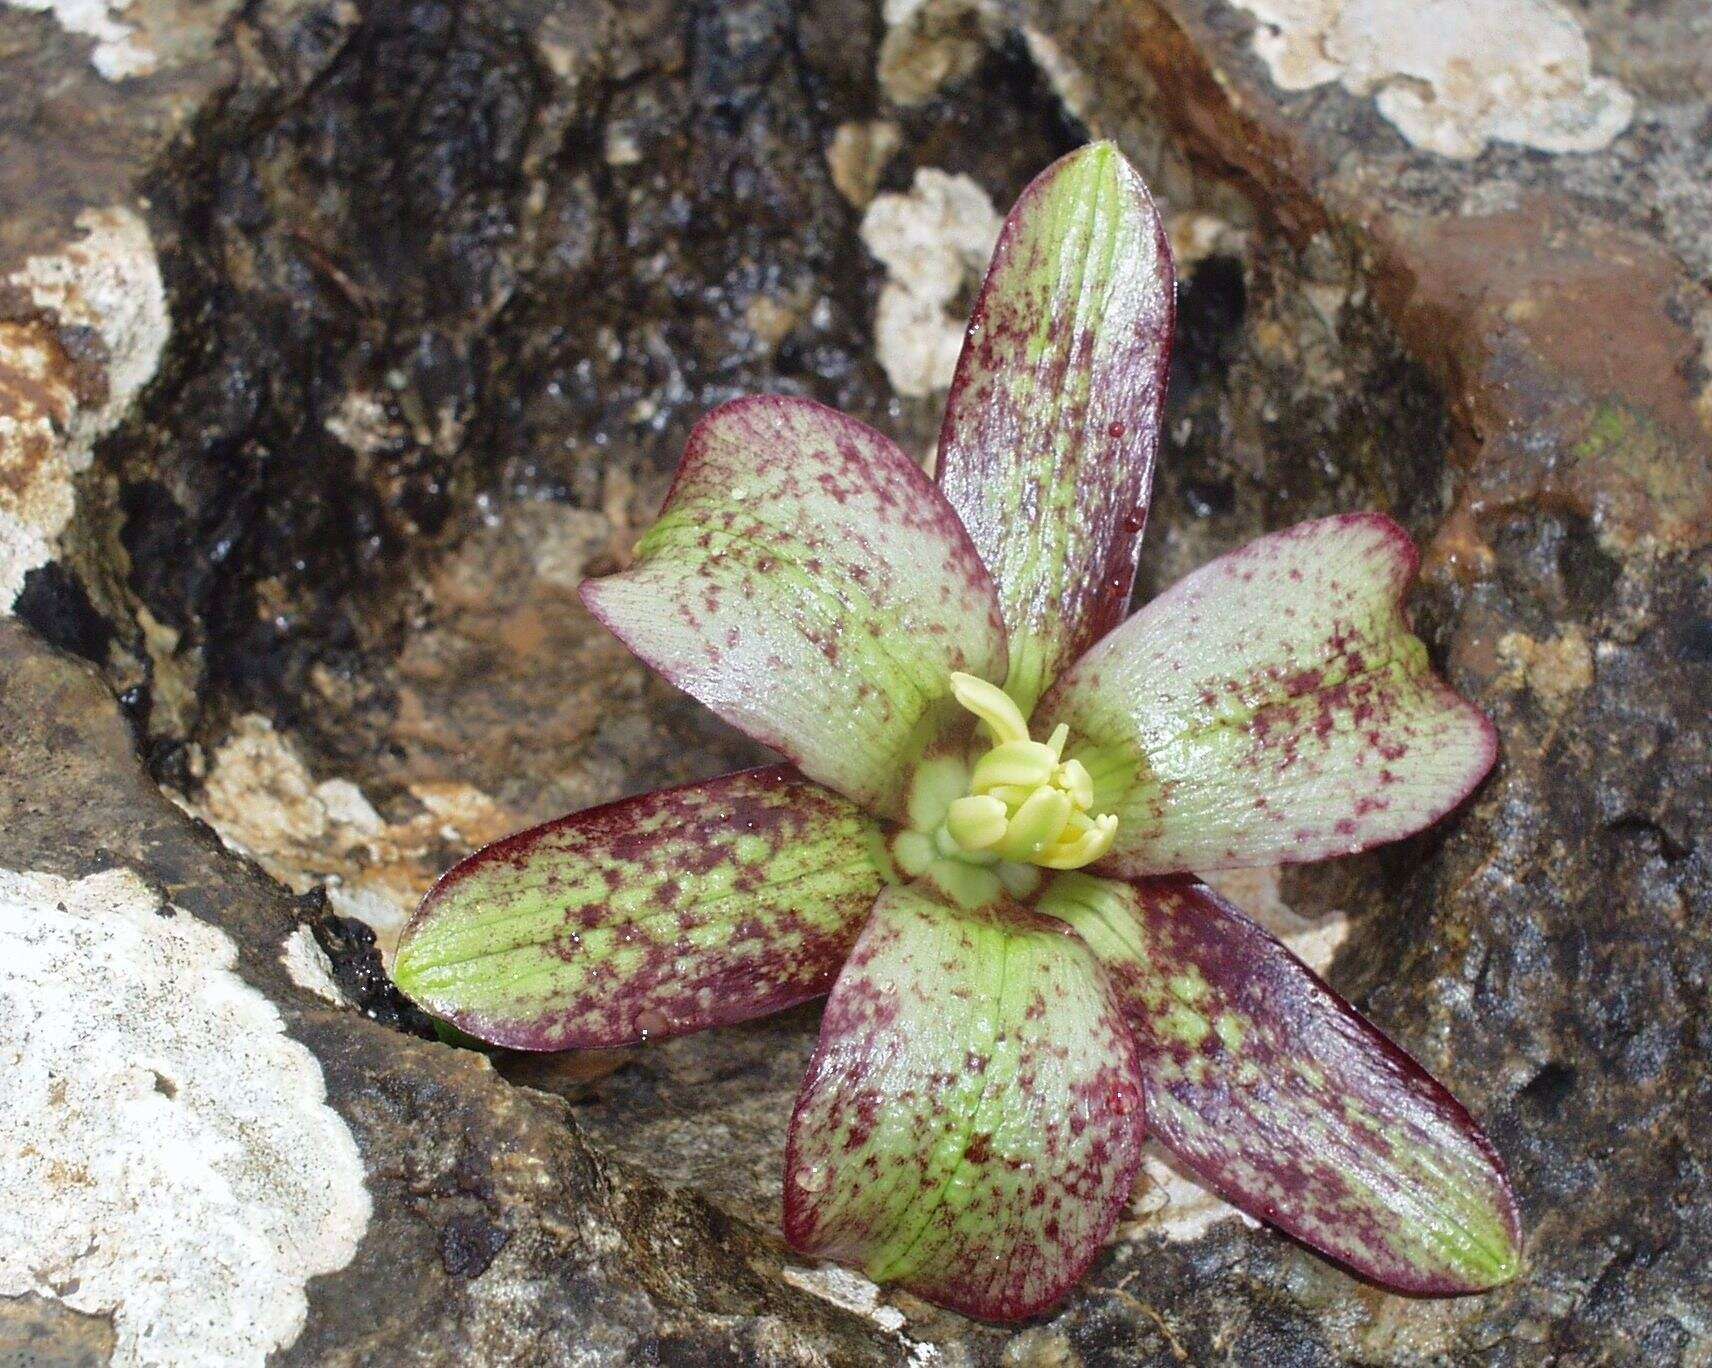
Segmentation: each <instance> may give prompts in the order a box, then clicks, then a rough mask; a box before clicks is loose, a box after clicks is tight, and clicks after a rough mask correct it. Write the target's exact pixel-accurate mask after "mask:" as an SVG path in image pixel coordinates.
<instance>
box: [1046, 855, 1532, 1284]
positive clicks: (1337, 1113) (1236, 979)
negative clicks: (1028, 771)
mask: <svg viewBox="0 0 1712 1368" xmlns="http://www.w3.org/2000/svg"><path fill="white" fill-rule="evenodd" d="M1042 908H1043V910H1047V911H1050V912H1052V913H1054V914H1055V915H1057V916H1060V917H1063V918H1064V920H1066V921H1067V922H1069V923H1070V925H1072V926H1073V927H1075V928H1076V930H1077V931H1078V932H1079V933H1080V934H1081V936H1082V938H1083V940H1085V941H1086V942H1087V943H1088V946H1089V947H1090V948H1091V949H1092V950H1093V951H1094V953H1095V954H1096V955H1098V956H1099V958H1100V960H1101V961H1102V962H1103V963H1104V964H1105V966H1106V968H1107V971H1108V973H1109V974H1110V975H1111V978H1112V981H1113V984H1114V986H1115V987H1116V988H1117V991H1118V994H1119V997H1120V999H1121V1000H1122V1001H1123V1003H1124V1007H1125V1010H1126V1012H1127V1013H1128V1015H1129V1019H1130V1022H1131V1024H1132V1026H1133V1028H1134V1030H1135V1039H1136V1044H1137V1048H1138V1050H1139V1052H1140V1056H1141V1061H1142V1064H1141V1067H1142V1076H1143V1078H1144V1079H1145V1080H1146V1085H1147V1110H1148V1118H1149V1123H1150V1125H1151V1127H1152V1130H1153V1135H1154V1138H1155V1139H1157V1140H1159V1141H1160V1142H1161V1143H1163V1144H1164V1145H1166V1146H1167V1147H1169V1148H1170V1150H1171V1151H1172V1153H1174V1154H1175V1155H1176V1156H1177V1157H1178V1158H1179V1159H1181V1160H1182V1161H1183V1163H1184V1164H1186V1165H1187V1166H1188V1167H1189V1168H1190V1169H1191V1170H1193V1171H1194V1172H1195V1173H1196V1174H1197V1175H1199V1176H1200V1177H1201V1178H1202V1179H1203V1180H1204V1181H1205V1182H1207V1183H1208V1184H1209V1185H1210V1186H1211V1187H1213V1188H1215V1189H1217V1190H1218V1191H1220V1192H1221V1193H1223V1194H1224V1195H1225V1196H1226V1197H1228V1198H1229V1199H1230V1200H1231V1201H1233V1202H1235V1203H1236V1204H1237V1205H1238V1206H1240V1207H1242V1208H1243V1209H1244V1210H1246V1211H1249V1212H1251V1213H1253V1214H1254V1215H1255V1216H1258V1217H1262V1218H1264V1219H1265V1220H1268V1221H1270V1222H1272V1224H1274V1225H1276V1226H1278V1227H1280V1228H1281V1229H1283V1230H1286V1231H1288V1232H1289V1233H1290V1234H1292V1235H1294V1236H1296V1237H1297V1238H1298V1239H1300V1240H1302V1241H1304V1242H1305V1243H1307V1244H1310V1245H1312V1246H1313V1247H1314V1248H1316V1249H1319V1250H1322V1251H1324V1252H1325V1253H1327V1254H1329V1255H1331V1256H1332V1257H1333V1258H1335V1259H1339V1260H1341V1261H1343V1262H1344V1263H1346V1264H1348V1265H1349V1266H1350V1267H1351V1268H1353V1269H1355V1270H1356V1271H1357V1272H1359V1273H1362V1274H1364V1275H1366V1276H1367V1277H1370V1278H1373V1279H1375V1280H1376V1281H1378V1282H1381V1283H1384V1284H1386V1285H1388V1286H1390V1287H1395V1288H1398V1289H1400V1290H1402V1291H1405V1292H1417V1293H1433V1294H1447V1293H1457V1292H1477V1291H1481V1290H1483V1289H1485V1288H1488V1287H1493V1286H1495V1285H1496V1284H1498V1283H1501V1282H1504V1281H1506V1280H1508V1279H1509V1278H1511V1277H1513V1276H1515V1273H1516V1270H1517V1267H1518V1263H1519V1259H1520V1230H1519V1225H1518V1222H1517V1217H1516V1206H1515V1200H1514V1198H1513V1197H1512V1196H1511V1193H1510V1187H1509V1184H1508V1182H1507V1181H1506V1180H1505V1177H1504V1171H1503V1167H1502V1165H1501V1163H1500V1161H1499V1159H1498V1156H1497V1154H1496V1153H1495V1152H1494V1150H1493V1148H1492V1145H1491V1144H1490V1142H1489V1141H1488V1140H1487V1139H1486V1137H1485V1136H1484V1135H1483V1134H1481V1132H1480V1129H1479V1127H1478V1126H1476V1125H1475V1123H1474V1121H1473V1120H1472V1119H1471V1118H1470V1117H1469V1115H1468V1113H1467V1112H1466V1111H1464V1110H1463V1108H1462V1107H1461V1106H1460V1105H1459V1104H1458V1103H1457V1101H1456V1099H1455V1098H1453V1097H1452V1096H1451V1095H1450V1094H1449V1093H1448V1092H1446V1091H1445V1089H1444V1088H1443V1087H1441V1086H1440V1085H1439V1084H1438V1083H1436V1082H1435V1081H1434V1080H1433V1079H1432V1078H1430V1077H1429V1076H1428V1075H1427V1074H1426V1073H1425V1072H1424V1071H1423V1070H1422V1069H1421V1067H1420V1066H1419V1065H1418V1064H1416V1063H1415V1062H1414V1061H1413V1060H1412V1059H1410V1058H1409V1057H1408V1056H1407V1055H1406V1054H1404V1053H1403V1052H1402V1051H1401V1050H1399V1049H1398V1048H1397V1047H1396V1046H1395V1045H1393V1044H1392V1043H1391V1042H1390V1041H1389V1040H1387V1039H1386V1038H1385V1037H1384V1036H1383V1035H1381V1034H1380V1033H1379V1032H1378V1031H1377V1030H1375V1029H1374V1028H1373V1026H1371V1025H1370V1024H1369V1023H1368V1022H1367V1021H1365V1020H1363V1019H1362V1017H1360V1016H1359V1015H1357V1013H1356V1012H1355V1010H1354V1009H1353V1008H1352V1007H1350V1005H1349V1004H1348V1003H1347V1002H1345V1001H1344V1000H1343V999H1342V998H1340V997H1339V996H1338V995H1337V994H1336V993H1334V992H1332V990H1331V989H1330V988H1328V987H1327V986H1326V985H1325V984H1324V983H1323V982H1321V981H1320V979H1318V978H1317V977H1315V975H1314V974H1313V973H1312V971H1310V970H1309V969H1308V968H1307V967H1306V966H1305V965H1304V964H1302V963H1301V961H1299V960H1298V959H1296V957H1295V956H1294V955H1292V954H1291V953H1290V952H1289V951H1288V950H1287V949H1285V948H1284V946H1282V945H1280V944H1279V943H1278V942H1277V941H1276V940H1274V939H1273V938H1272V937H1271V936H1269V935H1268V934H1267V933H1266V932H1265V931H1263V930H1262V929H1261V928H1260V927H1258V926H1256V925H1255V924H1254V923H1253V922H1251V921H1249V920H1248V919H1247V918H1246V917H1244V916H1243V915H1242V914H1241V913H1240V912H1238V911H1237V910H1236V909H1235V908H1233V907H1231V906H1230V905H1229V904H1228V903H1226V902H1225V901H1223V900H1222V899H1221V898H1219V897H1218V895H1217V894H1215V893H1214V892H1213V891H1212V890H1211V889H1209V888H1207V887H1205V886H1204V885H1202V884H1198V883H1195V882H1193V881H1191V880H1187V879H1184V880H1165V879H1156V880H1146V881H1142V882H1140V883H1138V884H1135V885H1126V884H1121V883H1116V882H1113V881H1111V880H1106V879H1096V878H1091V877H1089V876H1086V875H1082V874H1071V875H1065V876H1062V877H1060V878H1059V879H1058V880H1056V881H1055V882H1054V884H1053V886H1052V888H1051V889H1050V890H1049V892H1048V893H1047V895H1046V898H1045V899H1044V900H1043V902H1042Z"/></svg>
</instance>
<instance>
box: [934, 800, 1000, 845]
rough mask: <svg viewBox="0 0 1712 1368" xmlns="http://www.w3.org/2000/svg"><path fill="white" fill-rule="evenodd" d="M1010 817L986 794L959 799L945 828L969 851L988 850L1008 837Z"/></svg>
mask: <svg viewBox="0 0 1712 1368" xmlns="http://www.w3.org/2000/svg"><path fill="white" fill-rule="evenodd" d="M1009 819H1010V814H1009V813H1008V812H1006V811H1005V805H1004V804H1003V803H1001V802H1000V801H999V800H998V799H997V798H993V797H990V796H988V795H987V794H984V793H972V794H970V795H969V796H968V797H967V798H959V799H958V800H957V801H956V802H955V803H953V804H952V805H951V811H950V812H948V813H947V814H946V816H945V828H946V830H947V831H949V832H950V833H951V835H952V837H953V839H955V840H956V842H957V844H958V845H960V846H962V847H963V849H965V850H986V849H987V848H988V847H989V846H995V845H997V844H998V843H999V842H1000V841H1001V840H1002V839H1003V838H1004V834H1005V826H1006V823H1007V822H1008V821H1009Z"/></svg>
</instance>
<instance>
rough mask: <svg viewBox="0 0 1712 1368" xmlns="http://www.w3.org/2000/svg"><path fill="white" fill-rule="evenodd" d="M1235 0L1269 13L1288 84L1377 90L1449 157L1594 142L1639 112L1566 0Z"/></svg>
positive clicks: (1563, 148)
mask: <svg viewBox="0 0 1712 1368" xmlns="http://www.w3.org/2000/svg"><path fill="white" fill-rule="evenodd" d="M1233 2H1234V3H1235V4H1237V5H1238V6H1240V7H1241V8H1242V9H1245V10H1247V11H1248V12H1249V13H1250V14H1252V15H1254V17H1255V18H1256V19H1257V20H1259V27H1258V28H1257V29H1256V30H1255V35H1254V48H1255V51H1256V52H1257V53H1258V54H1259V55H1260V57H1261V58H1262V60H1264V61H1265V63H1266V65H1267V67H1268V68H1269V70H1270V71H1271V73H1272V79H1273V80H1274V81H1276V82H1277V83H1278V85H1279V86H1280V87H1282V88H1283V89H1285V90H1307V89H1310V88H1311V87H1314V86H1319V85H1326V84H1328V83H1329V82H1332V81H1337V82H1339V83H1340V84H1342V85H1343V86H1344V88H1345V89H1347V90H1349V91H1351V92H1352V93H1354V94H1356V95H1372V96H1373V97H1374V99H1375V103H1376V104H1377V105H1378V107H1379V112H1380V113H1381V114H1383V115H1384V116H1385V117H1386V118H1387V119H1389V120H1390V121H1391V122H1392V123H1393V124H1395V125H1396V127H1397V129H1398V131H1399V132H1400V133H1402V135H1403V136H1404V137H1405V138H1407V139H1408V140H1409V141H1410V142H1411V143H1413V144H1414V145H1415V146H1416V147H1422V148H1426V149H1427V150H1428V151H1431V152H1437V153H1439V154H1441V155H1443V156H1446V157H1474V156H1478V155H1479V154H1480V152H1481V151H1482V149H1483V148H1485V146H1486V144H1487V143H1489V142H1493V141H1500V142H1509V143H1517V144H1520V145H1521V146H1523V147H1533V148H1538V149H1539V150H1540V151H1542V152H1594V151H1597V150H1598V149H1600V148H1602V147H1606V146H1608V145H1609V144H1610V142H1611V140H1612V139H1613V138H1615V137H1616V136H1617V135H1618V134H1619V133H1621V132H1622V131H1623V130H1624V129H1625V128H1626V127H1628V124H1629V120H1630V118H1631V117H1632V116H1633V114H1634V100H1633V98H1632V97H1631V96H1630V95H1629V93H1628V91H1626V90H1624V89H1623V87H1622V86H1621V85H1619V84H1618V83H1617V82H1616V81H1614V80H1611V79H1610V78H1608V77H1604V76H1597V75H1595V74H1594V72H1593V58H1592V54H1591V52H1590V51H1589V49H1588V45H1587V36H1586V34H1584V33H1583V32H1582V31H1581V26H1580V25H1579V24H1578V23H1577V22H1576V20H1575V17H1574V15H1573V14H1572V13H1571V12H1570V11H1569V10H1568V9H1567V8H1566V7H1565V6H1564V5H1563V4H1561V3H1559V0H1233Z"/></svg>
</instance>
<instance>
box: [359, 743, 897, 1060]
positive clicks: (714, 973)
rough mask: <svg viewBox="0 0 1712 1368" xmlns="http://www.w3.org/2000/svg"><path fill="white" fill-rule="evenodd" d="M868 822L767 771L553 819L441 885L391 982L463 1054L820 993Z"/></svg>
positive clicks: (614, 1036) (881, 873) (634, 1031)
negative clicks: (456, 1033) (473, 1048)
mask: <svg viewBox="0 0 1712 1368" xmlns="http://www.w3.org/2000/svg"><path fill="white" fill-rule="evenodd" d="M882 839H883V838H882V834H881V831H880V827H879V824H878V823H877V822H875V821H874V819H873V818H871V817H869V816H867V815H866V814H864V813H863V812H862V811H861V810H860V809H859V808H857V807H855V806H854V805H853V804H851V803H849V802H847V801H846V800H845V799H843V798H840V797H839V796H838V795H837V794H835V793H830V792H828V791H827V790H826V789H823V788H821V787H820V786H819V785H818V784H814V783H811V782H810V781H808V780H806V779H804V778H803V777H802V776H801V775H800V774H798V773H796V772H795V771H794V770H791V769H789V768H787V767H785V766H775V767H773V768H769V769H756V770H746V771H744V772H743V773H741V774H732V775H727V776H726V777H725V778H723V779H715V780H712V781H711V782H708V783H704V784H690V785H687V786H685V787H683V788H676V789H665V790H662V791H660V792H658V793H649V794H644V795H643V796H642V797H639V798H627V799H625V800H623V801H622V802H617V803H608V804H607V805H605V806H604V807H597V808H590V809H589V810H587V811H586V812H579V813H575V814H573V815H572V816H569V817H562V818H560V819H559V820H558V821H555V822H548V823H546V824H545V825H544V826H538V827H534V828H531V829H530V830H528V831H524V832H520V833H519V834H517V835H516V836H511V837H508V838H507V839H505V840H503V841H500V842H498V843H496V844H494V845H491V846H488V847H487V848H486V849H484V850H479V851H477V852H476V853H475V854H474V855H471V856H470V857H469V858H468V859H466V860H464V861H463V862H462V863H461V864H458V865H456V866H454V867H453V868H452V869H451V870H450V871H448V872H447V873H446V875H445V876H444V877H442V878H441V880H440V881H439V883H437V884H436V885H435V886H434V888H433V890H432V891H431V892H430V893H429V894H428V896H427V898H426V899H424V900H423V903H422V906H421V908H420V909H419V910H418V912H417V913H416V916H415V917H414V918H413V919H412V920H411V923H410V925H409V927H407V928H406V930H405V933H404V936H403V938H402V939H401V940H400V942H399V946H398V956H397V959H396V960H395V962H394V964H393V978H394V980H395V981H396V982H397V984H398V986H399V988H400V989H402V990H403V992H404V993H405V994H406V995H408V996H409V997H410V998H411V999H412V1000H414V1001H415V1002H417V1003H418V1004H420V1005H421V1006H422V1007H423V1008H424V1009H425V1010H427V1011H428V1012H431V1013H432V1014H433V1015H435V1016H436V1017H440V1018H442V1019H444V1020H446V1021H449V1022H451V1023H452V1024H453V1025H455V1026H456V1027H457V1028H458V1029H459V1030H461V1031H464V1032H466V1033H467V1034H469V1035H472V1036H475V1037H476V1038H477V1039H479V1040H485V1041H488V1042H489V1043H491V1044H495V1045H506V1046H510V1047H511V1048H513V1049H520V1050H562V1049H568V1048H571V1047H597V1046H609V1045H625V1044H631V1043H634V1042H636V1041H639V1040H646V1039H649V1038H658V1037H663V1036H672V1035H681V1034H683V1033H685V1032H687V1031H696V1030H701V1029H702V1028H704V1027H707V1026H722V1025H728V1024H730V1023H732V1022H736V1021H745V1020H748V1019H749V1018H751V1017H756V1016H763V1015H765V1014H766V1013H768V1012H776V1011H780V1010H782V1009H783V1008H786V1007H789V1006H792V1005H793V1004H795V1003H798V1002H802V1001H805V1000H806V999H808V998H811V997H815V996H818V995H819V994H821V993H824V992H825V991H826V990H827V989H828V988H829V987H830V986H831V984H832V981H833V978H834V976H835V975H836V974H837V972H838V967H839V966H840V965H841V964H842V963H843V962H844V958H845V956H846V955H847V954H848V953H849V951H850V947H851V945H852V944H854V943H855V940H856V935H857V933H858V931H860V929H861V927H862V923H863V921H864V920H866V918H867V915H868V910H869V908H870V907H871V906H872V905H873V901H874V897H875V895H876V894H877V893H878V892H879V891H880V889H881V888H882V887H883V886H884V885H885V881H886V879H887V878H889V877H891V873H890V864H889V862H888V861H887V858H886V856H885V854H884V852H883V848H882Z"/></svg>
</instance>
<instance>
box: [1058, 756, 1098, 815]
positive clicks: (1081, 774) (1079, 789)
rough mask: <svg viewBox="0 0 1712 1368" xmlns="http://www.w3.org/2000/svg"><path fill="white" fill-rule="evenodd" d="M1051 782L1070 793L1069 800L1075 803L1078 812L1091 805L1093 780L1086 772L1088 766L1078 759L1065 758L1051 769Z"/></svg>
mask: <svg viewBox="0 0 1712 1368" xmlns="http://www.w3.org/2000/svg"><path fill="white" fill-rule="evenodd" d="M1052 782H1053V783H1055V784H1057V785H1058V787H1059V788H1061V789H1063V790H1064V791H1065V792H1066V793H1068V794H1069V795H1070V801H1071V802H1073V803H1074V804H1076V810H1077V811H1078V812H1086V811H1087V810H1088V809H1089V808H1091V807H1093V805H1094V781H1093V779H1092V777H1091V776H1090V775H1089V774H1088V767H1087V766H1086V765H1084V764H1083V763H1082V762H1081V761H1080V760H1066V761H1065V762H1064V763H1063V764H1062V765H1060V766H1059V767H1058V768H1057V769H1056V770H1055V771H1053V775H1052Z"/></svg>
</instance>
